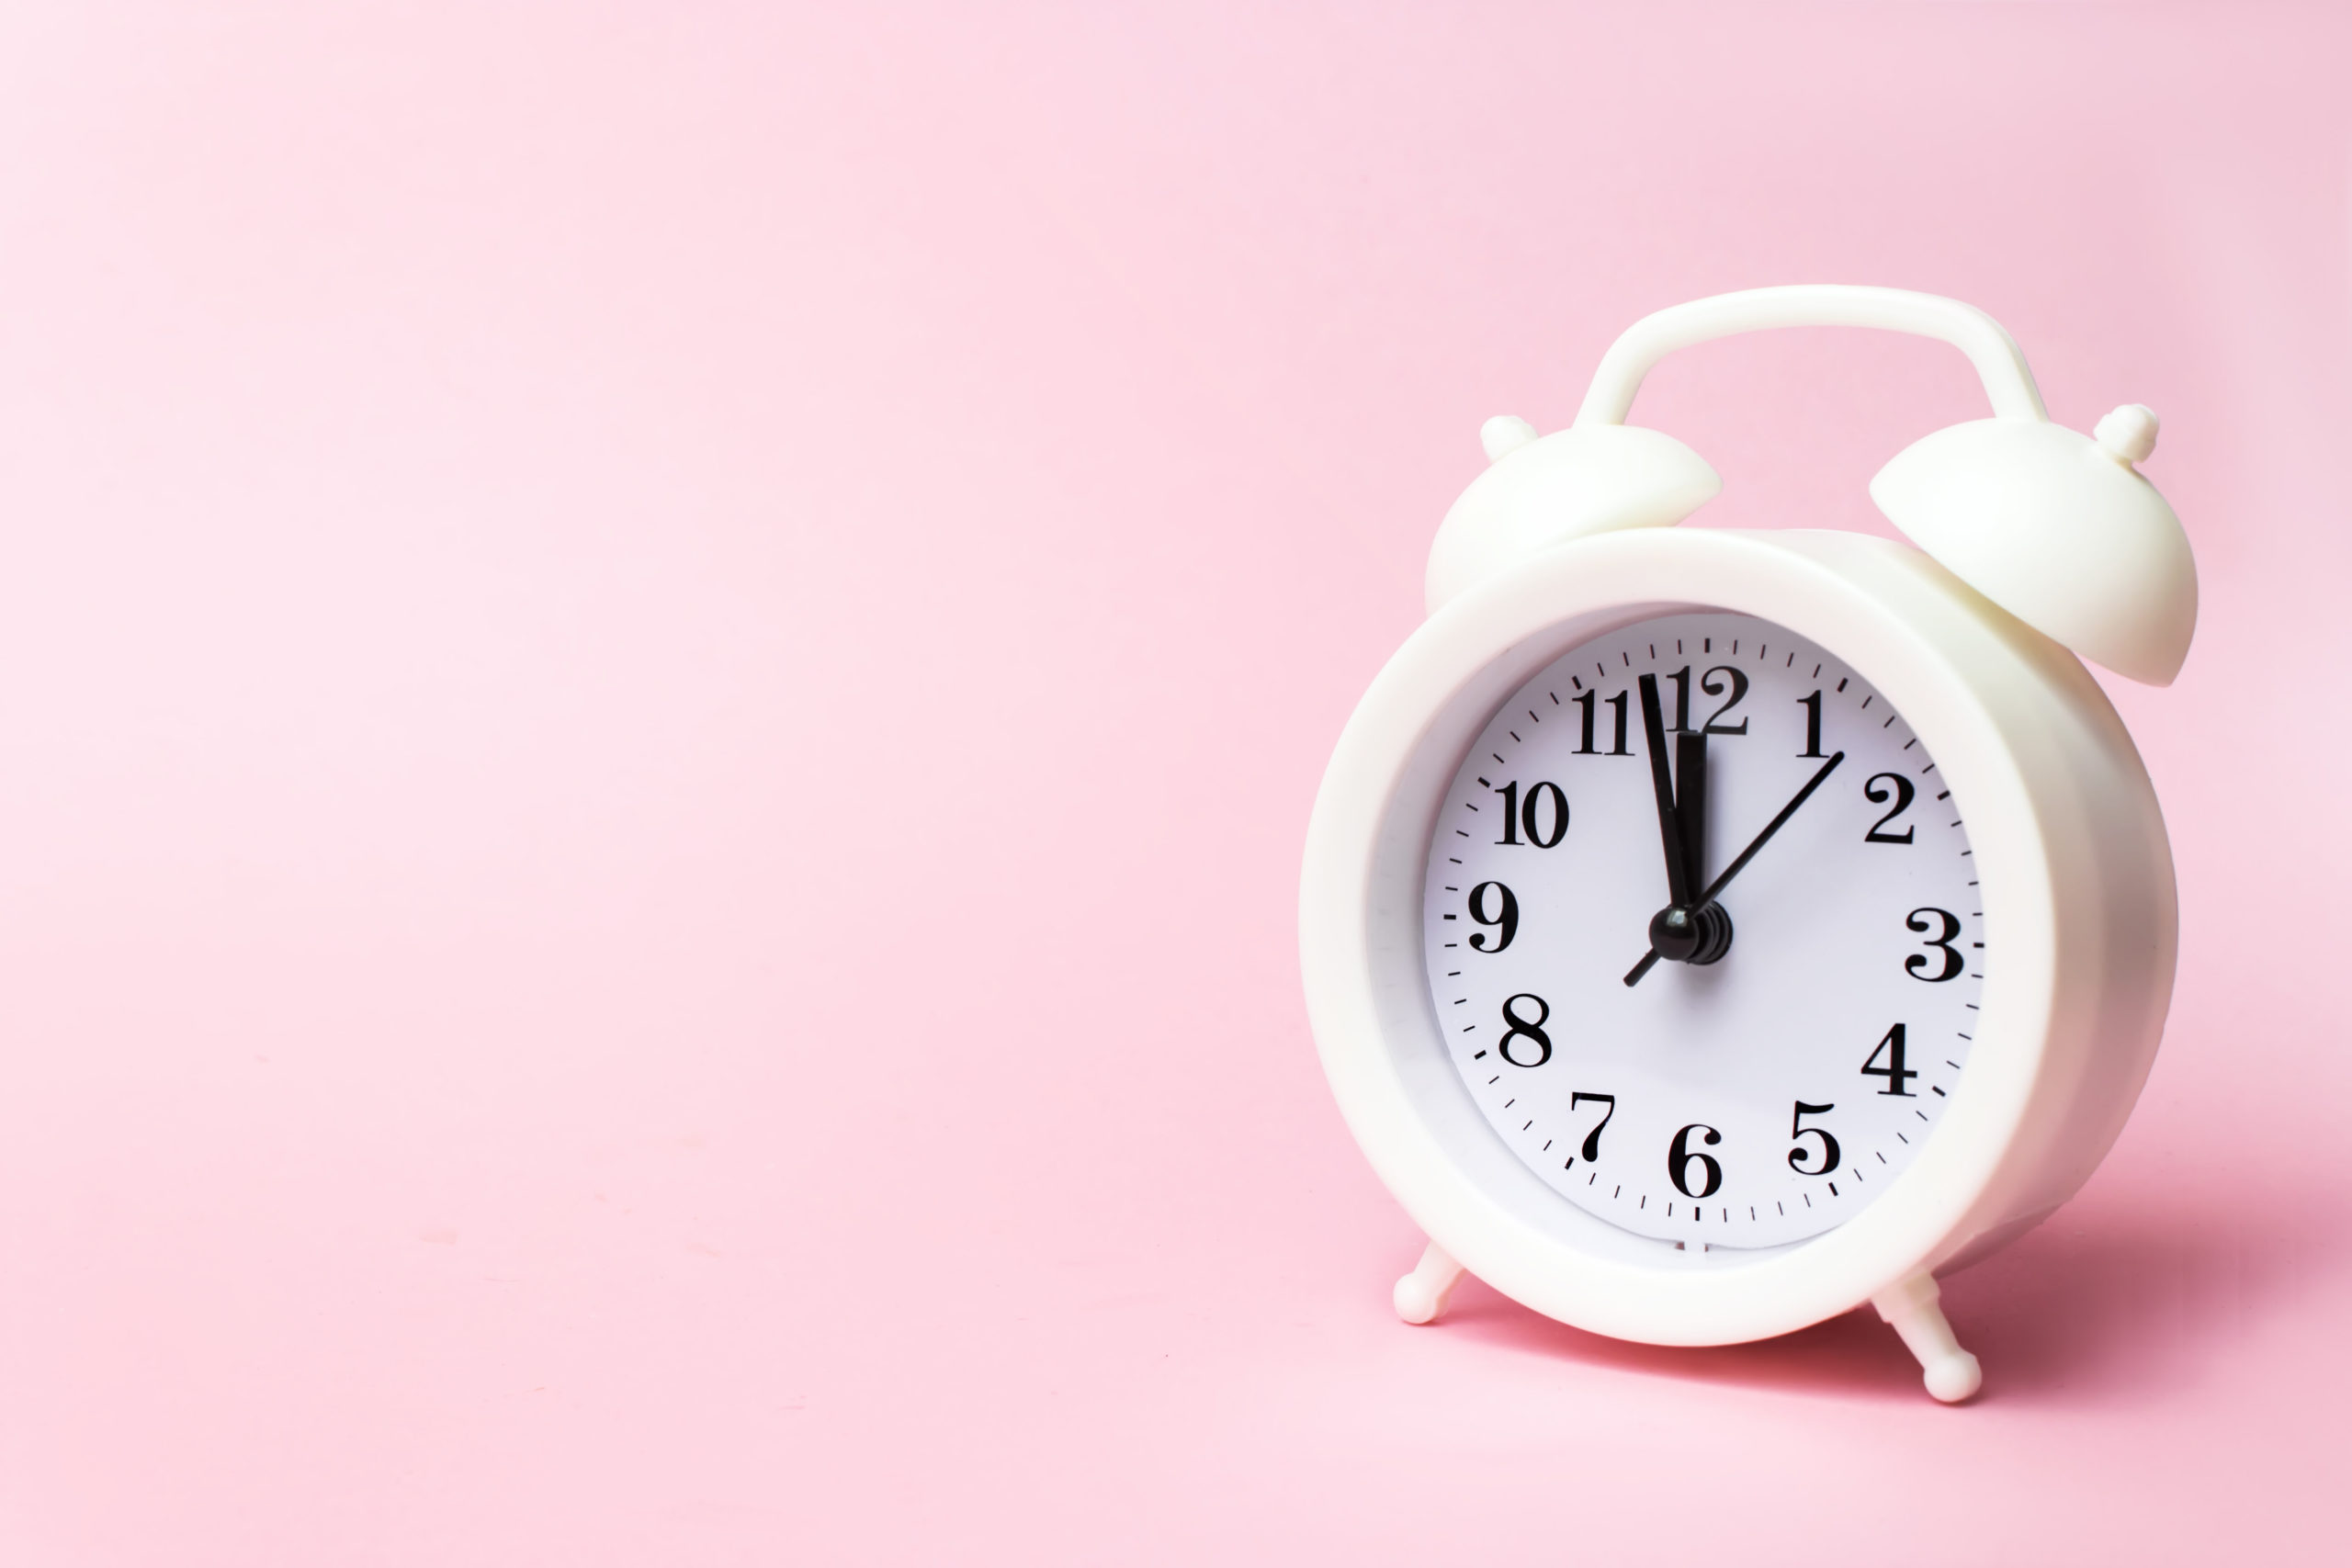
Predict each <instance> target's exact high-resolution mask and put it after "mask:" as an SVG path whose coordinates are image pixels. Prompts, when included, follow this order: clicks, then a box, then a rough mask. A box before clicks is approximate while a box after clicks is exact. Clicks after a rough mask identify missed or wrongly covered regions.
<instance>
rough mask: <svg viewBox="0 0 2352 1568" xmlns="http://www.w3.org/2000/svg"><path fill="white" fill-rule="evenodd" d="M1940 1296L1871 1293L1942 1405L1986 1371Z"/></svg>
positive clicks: (1925, 1288) (1905, 1287)
mask: <svg viewBox="0 0 2352 1568" xmlns="http://www.w3.org/2000/svg"><path fill="white" fill-rule="evenodd" d="M1397 1292H1398V1295H1399V1298H1400V1299H1401V1298H1402V1295H1403V1292H1404V1286H1402V1285H1401V1284H1400V1285H1399V1286H1397ZM1942 1296H1943V1292H1942V1291H1941V1290H1940V1289H1939V1288H1938V1287H1937V1285H1936V1277H1935V1276H1934V1275H1933V1274H1914V1275H1912V1276H1911V1277H1910V1278H1909V1279H1908V1280H1904V1281H1903V1282H1902V1283H1901V1284H1899V1285H1895V1286H1893V1287H1891V1288H1889V1289H1887V1290H1885V1291H1883V1292H1880V1293H1879V1294H1878V1295H1876V1296H1874V1297H1872V1298H1871V1305H1872V1306H1874V1307H1876V1308H1878V1314H1879V1316H1881V1317H1883V1318H1884V1319H1886V1321H1887V1322H1889V1323H1891V1324H1893V1325H1894V1332H1895V1333H1897V1334H1899V1335H1901V1336H1903V1343H1904V1345H1905V1348H1908V1349H1909V1350H1910V1352H1911V1353H1912V1354H1913V1355H1914V1356H1917V1357H1918V1358H1919V1365H1920V1367H1921V1368H1922V1369H1924V1370H1925V1372H1926V1377H1925V1379H1924V1381H1925V1382H1926V1383H1927V1385H1928V1393H1931V1394H1933V1395H1934V1396H1935V1397H1936V1398H1938V1399H1939V1400H1941V1401H1943V1403H1945V1404H1959V1403H1960V1402H1961V1401H1962V1400H1963V1399H1966V1398H1967V1397H1968V1396H1969V1395H1970V1394H1973V1393H1975V1392H1976V1391H1977V1390H1978V1389H1979V1388H1982V1387H1983V1386H1984V1384H1985V1371H1984V1369H1983V1368H1982V1367H1980V1366H1979V1365H1977V1361H1976V1358H1975V1357H1973V1356H1972V1355H1970V1354H1969V1353H1968V1352H1967V1351H1965V1350H1963V1349H1962V1348H1960V1340H1959V1339H1958V1338H1957V1337H1954V1335H1953V1334H1952V1331H1951V1322H1950V1321H1949V1320H1947V1319H1946V1318H1945V1316H1944V1309H1943V1307H1942V1306H1941V1305H1940V1304H1939V1303H1940V1301H1941V1299H1942Z"/></svg>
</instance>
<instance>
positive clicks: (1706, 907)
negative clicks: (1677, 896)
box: [1650, 903, 1732, 964]
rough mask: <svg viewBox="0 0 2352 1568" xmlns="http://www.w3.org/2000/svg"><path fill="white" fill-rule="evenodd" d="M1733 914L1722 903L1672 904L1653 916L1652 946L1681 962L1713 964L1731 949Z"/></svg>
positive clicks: (1651, 928)
mask: <svg viewBox="0 0 2352 1568" xmlns="http://www.w3.org/2000/svg"><path fill="white" fill-rule="evenodd" d="M1731 937H1732V929H1731V916H1730V915H1729V914H1728V913H1726V912H1725V910H1724V907H1723V906H1722V905H1721V904H1714V903H1708V904H1702V905H1700V906H1699V907H1698V908H1695V909H1692V908H1685V907H1684V906H1682V905H1680V904H1669V905H1668V906H1667V907H1666V908H1663V909H1660V910H1659V911H1658V912H1657V914H1655V915H1653V916H1651V917H1650V947H1651V949H1652V950H1653V951H1654V952H1656V953H1657V955H1658V956H1659V957H1660V958H1670V959H1672V960H1673V961H1674V962H1675V963H1677V964H1713V963H1715V962H1717V961H1718V960H1720V959H1721V958H1722V957H1723V955H1724V953H1729V952H1730V951H1731Z"/></svg>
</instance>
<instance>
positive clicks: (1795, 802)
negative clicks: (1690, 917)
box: [1625, 751, 1846, 986]
mask: <svg viewBox="0 0 2352 1568" xmlns="http://www.w3.org/2000/svg"><path fill="white" fill-rule="evenodd" d="M1845 760H1846V753H1845V752H1843V751H1839V752H1836V753H1834V754H1833V755H1832V756H1831V757H1830V759H1829V761H1826V762H1824V763H1822V764H1821V770H1820V771H1819V772H1818V773H1815V774H1814V775H1813V777H1811V778H1809V779H1807V780H1805V782H1804V788H1803V789H1801V790H1799V791H1797V792H1796V794H1795V795H1792V796H1790V797H1789V803H1788V804H1787V805H1786V806H1783V807H1781V811H1780V815H1778V816H1777V817H1774V818H1772V820H1770V822H1767V823H1765V824H1764V830H1763V831H1762V832H1760V833H1758V834H1757V835H1756V837H1755V838H1754V839H1752V840H1749V841H1748V845H1747V848H1746V849H1744V850H1742V851H1740V852H1739V854H1738V856H1737V858H1736V859H1735V860H1734V861H1733V862H1732V863H1730V864H1729V865H1727V866H1725V867H1724V869H1723V874H1722V875H1720V876H1718V877H1716V878H1715V879H1714V881H1713V882H1712V883H1710V884H1708V886H1707V890H1706V891H1705V892H1704V893H1702V894H1701V895H1699V902H1700V903H1701V904H1710V903H1713V901H1714V897H1715V895H1716V894H1718V893H1721V892H1722V891H1723V890H1724V888H1726V887H1728V886H1731V879H1732V878H1733V877H1735V876H1737V875H1738V874H1740V873H1741V872H1742V871H1744V870H1746V869H1747V863H1748V862H1749V861H1752V860H1754V859H1755V858H1756V852H1757V851H1758V850H1760V849H1762V848H1763V847H1764V846H1765V845H1766V844H1768V843H1770V841H1771V839H1772V835H1773V834H1775V833H1777V832H1779V831H1780V830H1781V828H1783V827H1784V826H1786V825H1787V823H1788V820H1789V818H1792V817H1794V816H1795V815H1796V814H1797V807H1800V806H1803V805H1804V803H1805V802H1806V801H1807V800H1809V799H1811V798H1812V796H1813V792H1814V791H1815V790H1817V789H1819V788H1820V787H1821V784H1822V781H1823V780H1825V779H1826V778H1827V777H1828V776H1829V775H1830V774H1831V773H1835V772H1837V770H1838V763H1840V762H1842V761H1845ZM1657 958H1658V954H1657V948H1655V947H1653V948H1651V949H1650V950H1649V951H1648V952H1647V953H1644V954H1642V961H1641V962H1640V963H1639V964H1634V967H1633V969H1632V971H1631V972H1630V973H1628V974H1627V975H1626V976H1625V984H1627V985H1628V986H1631V985H1634V984H1637V983H1638V982H1639V981H1640V980H1641V977H1642V976H1645V975H1646V974H1648V973H1649V972H1650V965H1651V964H1656V963H1657Z"/></svg>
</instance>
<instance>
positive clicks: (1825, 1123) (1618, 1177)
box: [1423, 614, 1985, 1247]
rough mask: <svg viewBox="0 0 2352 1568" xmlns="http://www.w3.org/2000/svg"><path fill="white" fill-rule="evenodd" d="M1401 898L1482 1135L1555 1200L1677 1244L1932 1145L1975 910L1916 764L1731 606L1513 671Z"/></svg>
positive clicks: (1819, 658) (1852, 686)
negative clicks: (1410, 903)
mask: <svg viewBox="0 0 2352 1568" xmlns="http://www.w3.org/2000/svg"><path fill="white" fill-rule="evenodd" d="M1645 676H1646V677H1649V678H1650V679H1651V682H1652V683H1653V688H1654V690H1655V693H1656V701H1657V717H1658V722H1659V728H1660V731H1661V739H1662V740H1663V741H1664V742H1665V744H1664V746H1663V748H1662V749H1661V750H1662V751H1663V760H1664V761H1665V763H1666V767H1665V768H1664V770H1663V771H1664V772H1665V773H1667V774H1668V781H1667V790H1666V801H1665V803H1664V806H1663V808H1662V807H1661V802H1660V797H1659V795H1660V792H1659V789H1658V784H1659V780H1658V778H1657V770H1654V769H1653V766H1652V756H1651V751H1652V748H1651V746H1650V744H1649V740H1648V736H1647V733H1646V731H1647V726H1646V724H1645V700H1644V692H1643V682H1642V678H1643V677H1645ZM1678 793H1679V795H1680V796H1681V797H1682V798H1681V799H1680V800H1679V801H1678V800H1677V798H1676V796H1677V795H1678ZM1694 797H1695V798H1696V802H1697V804H1699V805H1700V807H1701V810H1700V811H1699V812H1698V813H1697V814H1696V815H1697V817H1698V818H1699V820H1700V821H1702V823H1703V829H1702V830H1701V833H1700V836H1701V839H1702V841H1700V842H1693V841H1691V839H1690V838H1689V837H1688V835H1689V834H1691V831H1692V829H1691V826H1690V822H1689V819H1688V818H1684V817H1682V816H1680V815H1678V814H1679V812H1681V811H1683V810H1684V809H1685V808H1687V807H1689V806H1691V804H1693V801H1694ZM1776 821H1777V822H1778V824H1779V825H1778V826H1777V828H1775V827H1774V826H1773V824H1775V822H1776ZM1668 824H1671V830H1672V831H1674V832H1675V833H1676V834H1677V838H1676V840H1675V845H1676V848H1677V851H1678V852H1680V853H1681V854H1682V855H1683V858H1684V860H1685V871H1684V874H1685V876H1686V878H1687V886H1686V888H1685V890H1684V897H1683V901H1682V902H1679V903H1678V901H1677V899H1676V898H1675V897H1673V895H1672V893H1671V891H1670V887H1669V870H1668V857H1669V850H1668V831H1669V828H1668ZM1759 838H1760V839H1761V841H1760V842H1758V840H1759ZM1751 846H1752V847H1753V853H1752V854H1747V853H1746V852H1747V851H1749V850H1750V848H1751ZM1694 852H1695V853H1694ZM1743 856H1745V858H1743ZM1694 861H1695V863H1693V862H1694ZM1726 874H1728V880H1725V877H1726ZM1715 885H1720V892H1719V893H1717V894H1716V897H1715V899H1714V909H1713V910H1710V909H1709V908H1707V907H1706V906H1707V900H1706V899H1705V898H1704V897H1702V895H1703V894H1704V892H1705V891H1706V889H1707V888H1708V887H1709V886H1715ZM1669 908H1672V909H1677V910H1679V911H1685V912H1683V913H1681V914H1679V916H1678V917H1677V919H1678V920H1679V923H1675V924H1664V923H1662V924H1661V925H1660V927H1659V928H1658V932H1657V944H1656V945H1657V946H1658V947H1659V948H1660V949H1662V950H1665V951H1666V956H1665V957H1664V958H1663V959H1652V958H1648V955H1649V954H1650V953H1651V950H1652V947H1653V919H1657V918H1662V917H1664V915H1665V912H1666V911H1668V909H1669ZM1423 909H1424V916H1423V924H1424V930H1425V941H1424V945H1425V948H1426V950H1427V955H1428V961H1429V976H1430V999H1431V1001H1432V1003H1433V1004H1434V1005H1435V1009H1436V1014H1437V1019H1438V1022H1439V1026H1440V1029H1441V1031H1442V1032H1443V1034H1444V1036H1445V1038H1446V1041H1447V1043H1448V1049H1449V1051H1450V1053H1451V1055H1452V1056H1453V1064H1454V1066H1455V1067H1456V1068H1457V1069H1458V1070H1459V1071H1460V1072H1461V1074H1462V1078H1463V1081H1464V1084H1466V1085H1467V1086H1468V1087H1469V1089H1470V1093H1471V1095H1472V1097H1473V1098H1474V1099H1476V1101H1477V1103H1478V1105H1479V1107H1480V1109H1481V1110H1482V1111H1484V1112H1485V1114H1486V1116H1487V1121H1488V1122H1489V1123H1490V1124H1491V1125H1492V1126H1493V1127H1494V1129H1495V1131H1496V1133H1497V1134H1499V1135H1500V1136H1501V1137H1502V1139H1503V1141H1504V1142H1505V1143H1506V1144H1508V1145H1510V1148H1511V1150H1512V1151H1513V1152H1514V1153H1515V1154H1517V1155H1518V1156H1519V1157H1520V1158H1521V1160H1522V1161H1524V1162H1525V1163H1526V1165H1527V1166H1528V1168H1530V1169H1532V1170H1533V1171H1534V1172H1536V1173H1537V1174H1538V1175H1539V1176H1541V1177H1542V1178H1543V1179H1544V1181H1545V1182H1546V1183H1548V1184H1549V1185H1550V1186H1551V1187H1552V1188H1553V1189H1554V1190H1555V1191H1557V1192H1559V1193H1560V1194H1562V1195H1563V1196H1565V1197H1566V1198H1567V1199H1568V1200H1569V1201H1572V1202H1574V1203H1576V1204H1577V1205H1578V1206H1579V1207H1581V1208H1584V1209H1586V1210H1588V1211H1589V1212H1590V1213H1594V1214H1596V1215H1599V1216H1600V1218H1602V1219H1604V1220H1607V1221H1609V1222H1610V1223H1611V1224H1616V1225H1620V1226H1623V1228H1625V1229H1627V1230H1630V1231H1634V1232H1637V1233H1639V1234H1641V1235H1649V1236H1656V1237H1659V1238H1663V1239H1670V1240H1673V1241H1677V1242H1680V1243H1683V1244H1684V1245H1685V1246H1695V1245H1697V1244H1700V1243H1704V1244H1706V1245H1708V1246H1710V1247H1770V1246H1774V1245H1778V1244H1781V1243H1785V1242H1792V1241H1798V1240H1802V1239H1804V1237H1807V1236H1810V1235H1817V1234H1819V1233H1820V1232H1823V1231H1826V1230H1827V1229H1829V1228H1830V1227H1832V1226H1834V1225H1836V1224H1839V1223H1841V1222H1843V1221H1845V1220H1848V1219H1850V1218H1851V1217H1852V1216H1853V1215H1854V1214H1856V1213H1859V1212H1860V1209H1861V1208H1862V1207H1863V1205H1865V1204H1867V1203H1869V1202H1870V1201H1871V1200H1872V1199H1874V1198H1875V1197H1876V1196H1877V1195H1878V1194H1880V1193H1881V1192H1883V1191H1884V1190H1887V1188H1888V1187H1890V1186H1891V1185H1892V1184H1893V1183H1894V1179H1895V1178H1896V1177H1898V1176H1899V1175H1901V1174H1902V1171H1903V1169H1904V1168H1905V1166H1906V1165H1908V1164H1909V1162H1910V1160H1911V1158H1912V1157H1913V1156H1915V1155H1917V1153H1918V1152H1919V1149H1920V1147H1921V1146H1922V1145H1924V1144H1925V1143H1926V1141H1927V1139H1928V1135H1929V1134H1932V1133H1933V1132H1934V1130H1935V1128H1936V1125H1937V1122H1939V1119H1940V1117H1941V1114H1942V1111H1943V1109H1944V1107H1945V1106H1946V1105H1947V1104H1948V1103H1949V1097H1950V1096H1951V1093H1952V1091H1953V1090H1954V1089H1955V1088H1956V1086H1957V1084H1958V1081H1959V1078H1960V1075H1961V1073H1962V1069H1963V1068H1964V1066H1965V1065H1966V1063H1967V1061H1968V1051H1969V1044H1970V1041H1971V1037H1972V1036H1973V1034H1974V1033H1975V1032H1976V1031H1975V1024H1974V1022H1973V1021H1974V1020H1975V1019H1976V1017H1977V1016H1978V1015H1977V1007H1978V1003H1979V1001H1980V998H1981V995H1982V991H1983V986H1984V975H1985V921H1984V916H1983V909H1984V905H1983V904H1982V903H1981V902H1980V901H1979V899H1978V897H1977V876H1976V862H1975V860H1974V858H1973V852H1972V851H1971V849H1970V846H1969V840H1968V832H1967V829H1966V828H1965V827H1964V826H1963V824H1962V818H1961V813H1960V809H1959V805H1958V803H1957V802H1956V801H1955V800H1954V799H1953V798H1952V796H1951V791H1950V788H1949V786H1948V785H1946V784H1944V783H1943V782H1942V779H1941V777H1940V775H1939V773H1938V772H1937V769H1936V762H1935V759H1934V758H1933V757H1931V756H1929V755H1928V750H1927V748H1926V747H1925V745H1923V744H1922V743H1921V742H1920V741H1919V739H1917V737H1916V736H1915V735H1913V733H1912V732H1911V729H1910V727H1909V726H1908V725H1907V724H1906V723H1905V721H1904V718H1903V716H1902V715H1901V714H1899V713H1897V712H1895V711H1894V708H1893V706H1892V705H1890V704H1889V703H1888V702H1887V701H1886V699H1885V698H1884V697H1883V696H1881V695H1879V694H1877V693H1876V692H1875V691H1873V690H1872V689H1871V686H1870V685H1869V684H1868V683H1867V682H1864V681H1863V680H1862V679H1861V678H1860V676H1858V675H1857V674H1855V672H1854V671H1851V670H1850V669H1849V668H1848V667H1847V666H1845V665H1844V664H1842V663H1840V662H1839V661H1838V660H1836V659H1834V658H1832V657H1830V656H1829V655H1828V654H1827V653H1826V652H1825V651H1824V650H1822V649H1819V648H1817V647H1815V645H1814V644H1812V643H1810V642H1808V641H1806V640H1805V639H1804V638H1803V637H1798V636H1796V635H1794V634H1793V633H1791V632H1789V631H1787V630H1785V629H1784V628H1782V627H1781V626H1775V625H1773V624H1771V623H1770V622H1769V621H1764V620H1759V619H1757V618H1755V617H1753V616H1747V615H1726V614H1695V615H1668V616H1663V617H1659V618H1657V619H1654V620H1647V621H1642V622H1639V623H1637V624H1635V625H1633V626H1626V627H1624V628H1623V629H1621V630H1619V631H1615V632H1611V633H1609V634H1608V635H1606V636H1603V637H1598V638H1595V639H1594V640H1592V641H1590V642H1589V643H1586V644H1584V645H1583V646H1581V647H1579V648H1577V649H1574V650H1572V651H1570V652H1569V653H1566V654H1565V655H1563V656H1562V657H1561V658H1559V659H1558V660H1555V661H1554V662H1553V663H1552V664H1551V665H1550V666H1549V667H1547V668H1546V669H1545V670H1544V671H1542V672H1541V673H1540V674H1538V675H1537V676H1536V677H1535V678H1534V679H1533V680H1532V681H1530V682H1527V684H1526V685H1524V686H1523V687H1521V689H1520V690H1519V691H1518V692H1517V693H1516V694H1514V695H1513V696H1512V697H1511V698H1510V700H1509V701H1508V702H1506V703H1504V704H1503V705H1502V707H1501V708H1500V710H1499V711H1498V712H1497V714H1496V715H1495V716H1494V718H1493V720H1492V721H1491V722H1490V723H1489V724H1488V725H1487V728H1486V729H1485V731H1484V732H1483V733H1482V734H1481V735H1480V736H1479V738H1478V740H1477V741H1476V744H1475V745H1474V746H1473V747H1472V748H1471V750H1470V754H1469V757H1468V759H1467V760H1466V761H1464V764H1463V766H1462V770H1461V772H1460V773H1459V774H1458V775H1457V776H1456V777H1455V779H1454V781H1453V789H1452V791H1451V792H1450V793H1449V794H1448V795H1447V797H1446V799H1445V802H1444V804H1443V805H1442V807H1441V808H1440V811H1439V815H1438V821H1437V827H1436V830H1435V832H1434V834H1433V835H1432V837H1431V840H1430V857H1429V874H1428V881H1427V884H1426V891H1425V897H1424V904H1423ZM1691 910H1696V911H1698V912H1697V913H1696V914H1691V913H1689V912H1688V911H1691ZM1715 910H1719V911H1720V912H1721V916H1722V917H1727V920H1728V946H1727V947H1725V946H1724V945H1723V944H1724V926H1723V922H1722V920H1721V919H1719V918H1718V915H1717V914H1716V913H1715V912H1714V911H1715ZM1714 948H1720V949H1721V956H1720V957H1719V958H1717V959H1716V960H1715V961H1713V962H1711V963H1710V962H1687V961H1681V960H1682V958H1683V955H1684V954H1686V953H1687V954H1688V955H1689V956H1690V957H1691V958H1695V959H1704V958H1706V957H1707V956H1709V953H1710V952H1711V950H1712V949H1714ZM1645 959H1646V960H1647V966H1646V967H1645V968H1644V967H1643V966H1642V964H1643V961H1645ZM1629 977H1631V978H1632V983H1630V984H1629V983H1628V981H1629Z"/></svg>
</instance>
